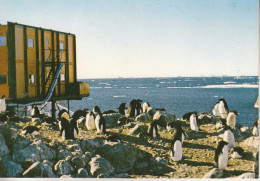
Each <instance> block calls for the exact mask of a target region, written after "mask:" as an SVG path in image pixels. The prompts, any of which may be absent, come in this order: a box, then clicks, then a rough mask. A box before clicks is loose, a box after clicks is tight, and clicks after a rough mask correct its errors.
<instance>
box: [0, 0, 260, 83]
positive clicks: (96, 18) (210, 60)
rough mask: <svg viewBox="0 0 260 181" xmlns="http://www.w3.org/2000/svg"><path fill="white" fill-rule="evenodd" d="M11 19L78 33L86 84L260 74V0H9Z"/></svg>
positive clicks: (4, 5) (2, 16)
mask: <svg viewBox="0 0 260 181" xmlns="http://www.w3.org/2000/svg"><path fill="white" fill-rule="evenodd" d="M7 21H10V22H17V23H21V24H27V25H31V26H38V27H43V28H47V29H53V30H57V31H63V32H70V33H73V34H75V35H76V38H77V77H78V78H80V79H82V78H86V79H87V78H117V77H176V76H223V75H227V76H241V75H250V76H251V75H258V64H259V61H258V59H259V2H258V0H34V1H31V0H1V6H0V23H1V24H6V23H7Z"/></svg>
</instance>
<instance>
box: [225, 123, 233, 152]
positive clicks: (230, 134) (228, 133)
mask: <svg viewBox="0 0 260 181" xmlns="http://www.w3.org/2000/svg"><path fill="white" fill-rule="evenodd" d="M224 130H225V131H224V137H223V140H224V141H225V142H227V143H228V147H229V148H233V147H234V146H235V136H234V134H233V132H232V130H231V128H230V127H229V126H225V127H224Z"/></svg>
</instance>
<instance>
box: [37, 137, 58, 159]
mask: <svg viewBox="0 0 260 181" xmlns="http://www.w3.org/2000/svg"><path fill="white" fill-rule="evenodd" d="M32 145H35V146H36V149H37V150H38V152H39V155H40V160H41V161H43V160H52V159H54V158H56V152H55V150H53V149H51V148H50V147H48V146H46V145H45V144H44V143H43V142H42V141H41V140H36V141H34V142H33V143H32Z"/></svg>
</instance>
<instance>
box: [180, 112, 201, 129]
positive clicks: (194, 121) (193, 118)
mask: <svg viewBox="0 0 260 181" xmlns="http://www.w3.org/2000/svg"><path fill="white" fill-rule="evenodd" d="M182 119H183V120H187V121H189V123H190V129H191V130H193V131H196V132H198V131H199V126H198V115H197V112H196V111H194V112H188V113H186V114H184V115H183V116H182Z"/></svg>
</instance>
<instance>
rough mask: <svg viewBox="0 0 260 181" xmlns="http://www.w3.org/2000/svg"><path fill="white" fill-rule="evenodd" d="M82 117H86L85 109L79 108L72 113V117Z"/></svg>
mask: <svg viewBox="0 0 260 181" xmlns="http://www.w3.org/2000/svg"><path fill="white" fill-rule="evenodd" d="M80 117H86V112H85V110H81V109H78V110H76V111H75V112H74V113H73V115H72V118H75V119H79V118H80Z"/></svg>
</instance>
